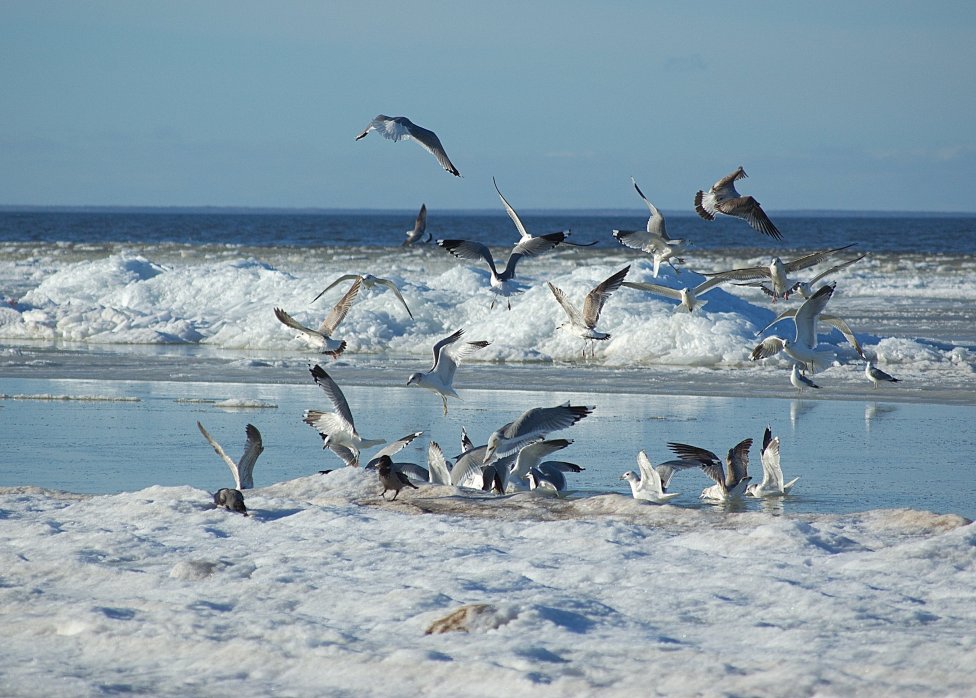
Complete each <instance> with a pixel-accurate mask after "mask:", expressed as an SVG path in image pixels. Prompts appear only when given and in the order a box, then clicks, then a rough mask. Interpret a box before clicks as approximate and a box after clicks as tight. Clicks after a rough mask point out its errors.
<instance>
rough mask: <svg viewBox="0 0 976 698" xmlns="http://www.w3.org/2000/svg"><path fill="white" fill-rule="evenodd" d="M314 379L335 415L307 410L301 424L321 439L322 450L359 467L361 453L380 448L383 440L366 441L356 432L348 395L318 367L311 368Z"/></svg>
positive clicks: (347, 463)
mask: <svg viewBox="0 0 976 698" xmlns="http://www.w3.org/2000/svg"><path fill="white" fill-rule="evenodd" d="M309 370H310V371H311V373H312V379H313V380H314V381H315V383H316V385H318V386H319V387H320V388H322V390H323V391H325V394H326V396H327V397H328V398H329V401H330V402H331V403H332V408H333V410H334V412H321V411H319V410H306V411H305V414H304V415H302V421H304V422H305V423H306V424H308V425H309V426H310V427H313V428H314V429H315V430H316V431H318V432H319V434H320V435H321V436H322V448H328V449H329V450H330V451H332V452H333V453H335V454H336V455H337V456H339V458H341V459H342V461H343V462H344V463H345V464H346V465H349V466H353V467H358V466H359V452H360V451H361V450H362V449H364V448H369V447H371V446H379V445H380V444H381V443H383V439H364V438H363V437H362V436H360V435H359V432H358V431H356V425H355V424H354V422H353V418H352V412H351V411H350V409H349V403H348V402H346V396H345V395H343V394H342V391H341V390H340V389H339V386H338V385H336V382H335V381H334V380H332V377H331V376H329V374H328V373H326V372H325V370H324V369H323V368H322V367H321V366H319V365H318V364H316V365H315V366H313V367H312V368H311V369H309Z"/></svg>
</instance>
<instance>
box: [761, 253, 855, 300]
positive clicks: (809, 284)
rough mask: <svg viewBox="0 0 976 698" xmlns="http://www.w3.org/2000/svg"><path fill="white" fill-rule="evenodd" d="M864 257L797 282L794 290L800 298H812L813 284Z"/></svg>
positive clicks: (766, 291) (814, 290) (842, 263)
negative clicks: (807, 279)
mask: <svg viewBox="0 0 976 698" xmlns="http://www.w3.org/2000/svg"><path fill="white" fill-rule="evenodd" d="M866 256H867V255H863V254H862V255H860V256H858V257H855V258H854V259H849V260H848V261H846V262H841V263H840V264H837V265H835V266H832V267H830V268H829V269H827V270H825V271H822V272H820V273H819V274H817V275H816V276H815V277H813V278H812V279H810V280H809V281H797V282H796V283H795V284H794V285H793V287H794V288H795V289H796V292H797V293H799V294H800V295H801V296H802V297H804V298H809V297H810V296H812V295H813V294H814V293H815V292H816V289H814V288H813V285H814V284H815V283H817V282H818V281H820V280H821V279H823V278H824V277H827V276H830V275H831V274H835V273H836V272H839V271H840V270H841V269H844V268H846V267H849V266H850V265H852V264H854V263H855V262H860V261H861V260H862V259H864V258H865V257H866ZM760 287H761V288H762V289H763V291H764V292H765V293H769V291H768V290H767V289H766V288H765V287H764V286H760Z"/></svg>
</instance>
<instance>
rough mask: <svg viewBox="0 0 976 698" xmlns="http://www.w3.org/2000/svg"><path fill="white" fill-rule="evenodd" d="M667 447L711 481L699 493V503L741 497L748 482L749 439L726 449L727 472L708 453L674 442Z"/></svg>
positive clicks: (709, 452) (710, 453) (750, 441)
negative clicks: (696, 465)
mask: <svg viewBox="0 0 976 698" xmlns="http://www.w3.org/2000/svg"><path fill="white" fill-rule="evenodd" d="M668 447H669V448H670V449H671V450H672V451H674V452H675V453H676V454H677V455H678V457H679V458H681V459H682V460H689V461H695V462H697V463H698V464H699V465H700V466H701V469H702V470H703V471H704V473H705V474H706V475H708V477H710V478H712V479H713V480H715V484H714V485H712V486H711V487H706V488H705V489H703V490H702V493H701V499H703V500H708V501H719V502H724V501H727V500H729V499H736V498H738V497H741V496H742V494H743V492H745V490H746V486H747V485H748V484H749V481H750V480H751V479H752V478H751V477H749V475H748V472H747V470H748V468H749V449H750V448H752V439H744V440H743V441H740V442H739V443H738V444H736V445H735V446H733V447H732V448H730V449H729V453H728V455H727V456H726V458H725V462H726V465H727V466H728V473H726V471H725V469H724V468H723V467H722V461H720V460H719V459H718V456H716V455H715V454H714V453H712V452H711V451H706V450H705V449H704V448H698V447H697V446H689V445H688V444H682V443H674V442H671V443H668Z"/></svg>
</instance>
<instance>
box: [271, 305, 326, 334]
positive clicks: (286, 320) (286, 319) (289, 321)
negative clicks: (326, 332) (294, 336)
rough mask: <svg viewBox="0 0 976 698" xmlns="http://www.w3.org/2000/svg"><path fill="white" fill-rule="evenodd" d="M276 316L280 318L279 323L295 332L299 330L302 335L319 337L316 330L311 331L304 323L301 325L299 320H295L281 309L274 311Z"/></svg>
mask: <svg viewBox="0 0 976 698" xmlns="http://www.w3.org/2000/svg"><path fill="white" fill-rule="evenodd" d="M274 314H275V317H276V318H278V322H280V323H281V324H282V325H285V326H287V327H290V328H292V329H293V330H298V331H299V332H301V333H302V334H307V335H317V334H318V333H317V332H316V331H315V330H313V329H311V328H310V327H305V325H303V324H302V323H300V322H299V321H298V320H296V319H295V318H293V317H292V316H291V315H289V314H288V313H286V312H285V311H284V310H282V309H281V308H275V309H274Z"/></svg>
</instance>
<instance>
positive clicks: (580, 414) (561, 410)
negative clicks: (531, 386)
mask: <svg viewBox="0 0 976 698" xmlns="http://www.w3.org/2000/svg"><path fill="white" fill-rule="evenodd" d="M594 409H595V408H593V407H584V406H583V405H570V404H569V403H568V402H564V403H563V404H561V405H557V406H556V407H534V408H533V409H531V410H528V411H527V412H523V413H522V414H521V415H520V416H519V417H518V419H516V420H515V421H513V422H509V423H508V424H506V425H505V426H503V427H502V428H501V429H497V430H496V431H494V432H492V434H491V436H489V437H488V445H487V447H486V448H485V455H484V460H483V462H484V463H488V462H489V461H490V460H491V459H492V458H497V457H500V456H505V455H508V454H510V453H514V452H516V451H518V450H519V449H520V448H522V447H523V446H525V445H527V444H529V443H532V442H535V441H541V440H543V439H544V438H545V437H546V435H547V434H548V433H549V432H551V431H559V430H561V429H566V428H568V427H571V426H573V425H574V424H576V422H578V421H580V420H581V419H583V418H584V417H587V416H588V415H589V414H590V413H592V412H593V410H594Z"/></svg>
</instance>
